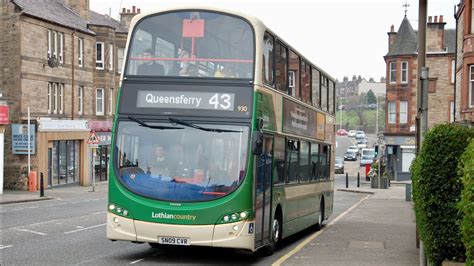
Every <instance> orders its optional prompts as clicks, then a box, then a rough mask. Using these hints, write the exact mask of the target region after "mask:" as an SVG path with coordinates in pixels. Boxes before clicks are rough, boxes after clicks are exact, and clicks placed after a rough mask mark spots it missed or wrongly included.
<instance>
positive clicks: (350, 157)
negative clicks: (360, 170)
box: [344, 151, 357, 161]
mask: <svg viewBox="0 0 474 266" xmlns="http://www.w3.org/2000/svg"><path fill="white" fill-rule="evenodd" d="M344 161H357V153H356V152H354V151H346V153H344Z"/></svg>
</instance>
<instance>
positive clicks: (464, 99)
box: [455, 0, 474, 125]
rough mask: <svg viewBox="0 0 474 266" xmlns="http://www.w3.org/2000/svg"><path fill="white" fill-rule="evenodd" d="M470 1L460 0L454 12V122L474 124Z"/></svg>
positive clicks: (473, 19) (473, 28)
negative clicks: (455, 40) (455, 41)
mask: <svg viewBox="0 0 474 266" xmlns="http://www.w3.org/2000/svg"><path fill="white" fill-rule="evenodd" d="M472 10H473V3H472V0H467V1H465V0H461V1H460V2H459V4H458V9H457V12H456V33H457V34H456V38H457V47H456V81H455V84H456V88H455V91H456V94H455V99H456V102H455V122H457V123H461V124H467V125H473V124H474V86H473V82H474V53H473V52H474V45H473V43H474V35H473V33H474V16H473V15H472Z"/></svg>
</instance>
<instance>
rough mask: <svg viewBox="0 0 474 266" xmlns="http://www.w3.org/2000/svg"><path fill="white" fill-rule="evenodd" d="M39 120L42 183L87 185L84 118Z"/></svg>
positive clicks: (85, 125)
mask: <svg viewBox="0 0 474 266" xmlns="http://www.w3.org/2000/svg"><path fill="white" fill-rule="evenodd" d="M38 124H39V127H38V139H37V141H38V151H37V153H38V172H39V173H38V176H39V175H40V174H41V173H44V183H45V187H48V188H54V187H58V186H63V185H81V186H88V185H89V184H90V177H89V175H88V174H87V173H89V169H90V168H89V165H88V164H87V163H86V162H88V161H89V153H88V152H87V147H88V145H87V144H86V141H87V138H88V137H89V128H88V126H87V121H86V120H50V119H46V120H42V119H40V120H38ZM38 184H39V182H38Z"/></svg>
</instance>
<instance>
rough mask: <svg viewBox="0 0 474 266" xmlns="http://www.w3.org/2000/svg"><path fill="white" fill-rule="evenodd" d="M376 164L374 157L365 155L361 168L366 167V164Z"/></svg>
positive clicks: (362, 158) (361, 159) (361, 160)
mask: <svg viewBox="0 0 474 266" xmlns="http://www.w3.org/2000/svg"><path fill="white" fill-rule="evenodd" d="M373 162H374V157H372V156H370V155H363V156H362V157H361V158H360V166H365V165H366V164H372V163H373Z"/></svg>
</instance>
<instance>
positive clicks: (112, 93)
mask: <svg viewBox="0 0 474 266" xmlns="http://www.w3.org/2000/svg"><path fill="white" fill-rule="evenodd" d="M113 109H114V89H113V88H110V90H109V115H112V113H113Z"/></svg>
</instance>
